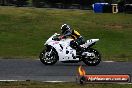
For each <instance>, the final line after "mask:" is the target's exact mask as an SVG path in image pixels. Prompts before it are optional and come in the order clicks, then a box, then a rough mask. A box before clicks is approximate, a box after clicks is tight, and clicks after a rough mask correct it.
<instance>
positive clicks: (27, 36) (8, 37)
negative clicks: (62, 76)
mask: <svg viewBox="0 0 132 88" xmlns="http://www.w3.org/2000/svg"><path fill="white" fill-rule="evenodd" d="M63 23H67V24H70V25H71V27H72V29H75V30H78V31H79V32H80V33H81V34H82V35H83V36H84V38H85V39H91V38H99V39H100V41H99V42H98V43H97V45H96V46H95V48H96V49H98V50H99V51H100V52H101V54H102V57H103V60H115V61H132V14H125V13H119V14H111V13H105V14H95V13H93V12H92V11H88V10H59V9H48V8H47V9H46V8H16V7H0V57H3V58H8V57H12V58H14V57H18V58H23V57H25V58H38V55H39V52H40V51H41V50H42V49H43V43H44V42H45V41H46V39H48V37H49V36H50V35H52V34H53V33H55V32H60V26H61V25H62V24H63Z"/></svg>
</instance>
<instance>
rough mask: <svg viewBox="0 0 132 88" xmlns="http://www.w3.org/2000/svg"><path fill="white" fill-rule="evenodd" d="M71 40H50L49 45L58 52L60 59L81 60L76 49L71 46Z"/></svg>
mask: <svg viewBox="0 0 132 88" xmlns="http://www.w3.org/2000/svg"><path fill="white" fill-rule="evenodd" d="M71 40H72V39H62V40H60V41H52V42H49V44H48V45H50V46H52V47H54V48H55V50H56V51H57V52H58V56H59V61H79V58H76V50H75V49H72V48H71V47H70V41H71Z"/></svg>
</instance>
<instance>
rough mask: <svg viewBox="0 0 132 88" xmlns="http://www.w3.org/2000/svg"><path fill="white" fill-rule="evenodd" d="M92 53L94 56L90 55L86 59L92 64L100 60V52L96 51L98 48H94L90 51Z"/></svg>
mask: <svg viewBox="0 0 132 88" xmlns="http://www.w3.org/2000/svg"><path fill="white" fill-rule="evenodd" d="M90 53H93V54H94V56H93V57H88V58H87V59H86V61H87V62H88V63H90V64H95V63H97V62H98V61H100V54H99V53H98V52H97V51H96V50H92V51H90Z"/></svg>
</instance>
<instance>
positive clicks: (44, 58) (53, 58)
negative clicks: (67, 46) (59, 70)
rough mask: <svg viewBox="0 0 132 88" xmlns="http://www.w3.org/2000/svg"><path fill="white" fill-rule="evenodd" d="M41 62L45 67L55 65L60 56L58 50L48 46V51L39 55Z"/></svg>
mask: <svg viewBox="0 0 132 88" xmlns="http://www.w3.org/2000/svg"><path fill="white" fill-rule="evenodd" d="M39 58H40V61H41V62H42V63H43V64H45V65H53V64H55V63H56V62H57V60H58V54H57V52H56V50H55V49H54V48H53V47H51V46H48V47H47V48H46V50H43V51H42V52H41V53H40V55H39Z"/></svg>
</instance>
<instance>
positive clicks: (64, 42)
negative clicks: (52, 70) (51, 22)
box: [39, 33, 101, 66]
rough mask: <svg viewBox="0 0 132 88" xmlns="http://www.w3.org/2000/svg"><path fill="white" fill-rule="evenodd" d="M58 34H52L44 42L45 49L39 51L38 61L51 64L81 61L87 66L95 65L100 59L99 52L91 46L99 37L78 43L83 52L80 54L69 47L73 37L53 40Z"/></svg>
mask: <svg viewBox="0 0 132 88" xmlns="http://www.w3.org/2000/svg"><path fill="white" fill-rule="evenodd" d="M59 35H60V34H57V33H55V34H53V35H52V36H51V37H50V38H49V39H48V40H47V41H46V42H45V44H44V46H46V47H45V49H43V51H42V52H40V55H39V58H40V61H41V62H42V63H43V64H45V65H53V64H55V63H56V62H57V61H60V62H63V63H76V62H80V61H83V62H84V63H85V64H86V65H88V66H96V65H98V64H99V63H100V61H101V54H100V53H99V52H98V51H97V50H96V49H93V48H91V47H92V46H93V45H95V43H96V42H97V41H99V39H90V40H87V41H86V42H85V44H82V45H80V46H81V47H82V48H83V49H84V52H83V53H82V54H81V55H80V54H78V52H77V51H76V50H75V49H73V48H71V47H70V41H72V40H73V39H70V38H66V39H61V40H60V41H57V40H55V37H57V36H59Z"/></svg>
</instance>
